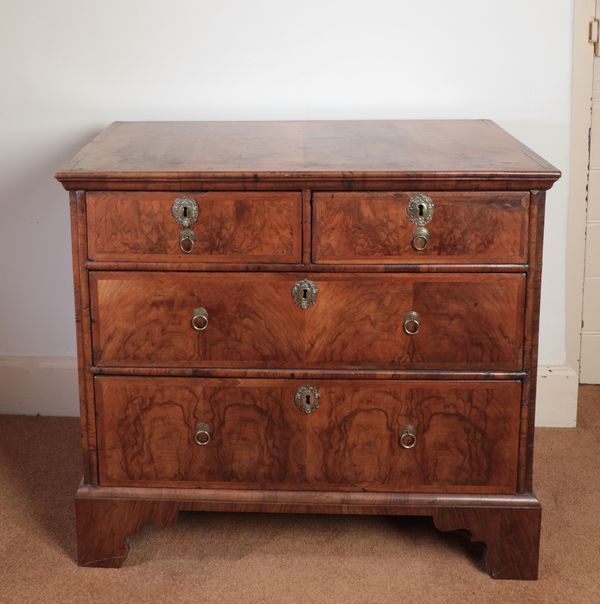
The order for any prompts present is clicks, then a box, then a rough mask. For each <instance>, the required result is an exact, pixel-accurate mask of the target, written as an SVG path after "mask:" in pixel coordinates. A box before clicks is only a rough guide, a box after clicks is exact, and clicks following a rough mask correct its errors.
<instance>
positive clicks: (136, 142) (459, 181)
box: [56, 120, 560, 190]
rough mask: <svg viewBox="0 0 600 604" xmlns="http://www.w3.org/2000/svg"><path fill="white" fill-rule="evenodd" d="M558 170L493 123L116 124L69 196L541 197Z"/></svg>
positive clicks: (75, 172) (85, 158)
mask: <svg viewBox="0 0 600 604" xmlns="http://www.w3.org/2000/svg"><path fill="white" fill-rule="evenodd" d="M559 176H560V172H559V171H558V170H557V169H556V168H555V167H554V166H552V165H551V164H549V163H548V162H547V161H545V160H544V159H542V158H541V157H540V156H538V155H537V154H536V153H534V152H533V151H532V150H531V149H529V148H527V147H526V146H525V145H523V144H522V143H520V142H519V141H518V140H516V139H515V138H513V137H512V136H511V135H509V134H508V133H507V132H506V131H504V130H502V129H501V128H500V127H499V126H498V125H496V124H495V123H494V122H492V121H490V120H398V121H389V120H382V121H297V122H293V121H289V122H115V123H114V124H112V125H111V126H110V127H109V128H107V129H106V130H105V131H103V132H102V133H101V134H100V135H99V136H97V137H96V138H95V139H94V140H92V141H91V142H90V143H89V144H88V145H86V146H85V147H84V148H83V149H82V150H81V151H80V152H79V153H78V154H77V155H76V156H75V157H74V158H73V159H72V160H71V161H70V162H69V163H68V164H66V165H65V166H64V167H63V169H61V170H59V172H58V173H57V174H56V177H57V178H58V180H60V181H61V182H62V183H63V185H64V186H65V188H67V189H88V190H89V189H94V188H96V189H115V190H123V189H138V190H139V189H141V188H145V189H167V190H186V189H190V188H215V187H216V188H240V187H241V188H243V189H246V190H248V189H276V188H279V189H281V188H286V187H289V186H291V185H292V184H293V186H294V187H295V188H297V187H298V186H302V187H306V188H312V189H321V190H327V189H332V188H340V187H343V188H346V189H349V188H352V189H358V190H360V189H363V190H364V189H378V188H385V189H390V188H406V187H411V188H413V189H415V188H420V187H424V188H430V189H431V188H437V189H443V188H446V189H463V190H465V189H480V190H483V189H488V190H494V189H515V190H525V189H540V190H545V189H548V188H550V186H552V183H553V182H554V181H555V180H556V179H557V178H558V177H559Z"/></svg>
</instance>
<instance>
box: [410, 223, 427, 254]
mask: <svg viewBox="0 0 600 604" xmlns="http://www.w3.org/2000/svg"><path fill="white" fill-rule="evenodd" d="M428 243H429V231H428V230H427V229H426V228H425V227H417V228H416V229H415V230H414V232H413V236H412V246H413V247H414V248H415V250H417V252H422V251H423V250H424V249H425V248H426V247H427V244H428Z"/></svg>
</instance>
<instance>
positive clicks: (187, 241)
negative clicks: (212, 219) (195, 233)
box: [179, 237, 194, 254]
mask: <svg viewBox="0 0 600 604" xmlns="http://www.w3.org/2000/svg"><path fill="white" fill-rule="evenodd" d="M179 249H180V250H181V251H182V252H183V253H184V254H191V253H192V250H193V249H194V240H193V239H192V238H191V237H182V238H181V239H180V240H179Z"/></svg>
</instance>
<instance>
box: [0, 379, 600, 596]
mask: <svg viewBox="0 0 600 604" xmlns="http://www.w3.org/2000/svg"><path fill="white" fill-rule="evenodd" d="M580 401H581V402H580V414H579V427H578V428H577V429H576V430H564V429H549V428H545V429H538V431H537V433H536V459H535V485H536V488H535V490H536V493H537V495H538V496H539V497H540V499H541V501H542V505H543V506H544V515H543V532H542V550H541V569H540V580H539V581H537V582H518V581H494V580H493V579H490V578H489V577H488V576H487V575H486V574H484V573H483V572H482V570H481V568H480V564H479V562H478V558H477V556H476V555H475V554H476V553H480V552H478V551H477V549H478V548H476V547H474V546H472V545H468V543H467V541H465V540H463V539H462V538H460V537H459V536H458V535H455V534H444V533H439V532H437V531H436V530H434V528H433V526H432V525H431V522H430V521H429V520H428V519H412V518H409V519H406V518H404V519H394V518H373V517H342V516H301V515H251V514H248V515H243V514H186V515H182V516H181V517H180V520H179V522H178V523H177V524H175V525H174V526H171V527H168V528H164V529H158V528H154V527H146V528H144V529H143V530H142V531H141V533H139V534H138V535H136V536H134V537H133V538H132V539H131V546H132V547H131V553H130V555H129V558H128V560H127V562H126V565H125V566H124V567H123V568H122V569H119V570H103V569H83V568H79V567H77V566H76V564H75V562H74V556H75V534H74V513H73V494H74V492H75V488H76V487H77V484H78V482H79V479H80V467H79V466H80V462H79V456H80V454H79V425H78V420H76V419H71V418H68V419H63V418H41V417H15V416H0V602H2V603H12V602H18V603H19V604H21V603H27V602H46V603H48V602H60V603H66V602H193V603H194V604H198V603H202V604H206V603H212V602H215V603H228V602H236V603H237V602H240V603H245V602H276V603H278V604H279V603H284V602H299V603H309V602H319V603H321V602H323V603H324V602H342V603H351V602H360V603H361V604H365V603H366V604H375V603H384V602H415V603H419V604H422V603H427V602H444V603H452V602H460V603H467V602H478V603H481V602H519V603H522V602H554V601H556V602H562V603H567V602H573V603H577V604H585V603H588V602H589V603H597V602H600V386H582V387H581V398H580Z"/></svg>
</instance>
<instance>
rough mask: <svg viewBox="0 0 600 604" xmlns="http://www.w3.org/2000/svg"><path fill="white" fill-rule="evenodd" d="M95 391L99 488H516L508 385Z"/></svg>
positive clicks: (183, 384) (201, 383)
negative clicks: (118, 486)
mask: <svg viewBox="0 0 600 604" xmlns="http://www.w3.org/2000/svg"><path fill="white" fill-rule="evenodd" d="M307 386H308V388H307ZM95 389H96V408H97V418H98V424H97V425H98V456H99V468H100V483H101V484H102V485H113V486H116V485H124V486H126V485H138V486H167V487H174V486H181V487H214V488H218V487H222V488H261V489H262V488H277V489H307V488H309V489H318V490H372V491H399V490H401V491H405V492H406V491H420V492H464V493H511V492H514V490H515V488H516V473H517V454H518V435H519V417H520V397H521V385H520V383H519V382H515V381H508V382H499V381H495V382H490V381H470V382H461V381H420V382H417V381H388V380H382V381H362V380H346V381H327V380H314V381H311V382H310V384H307V383H306V382H301V381H298V380H253V379H240V380H237V379H198V378H140V377H131V378H130V377H97V378H96V379H95ZM307 411H310V412H307Z"/></svg>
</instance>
